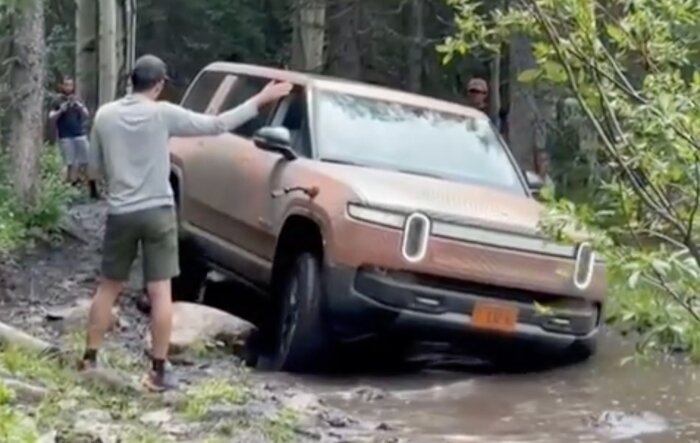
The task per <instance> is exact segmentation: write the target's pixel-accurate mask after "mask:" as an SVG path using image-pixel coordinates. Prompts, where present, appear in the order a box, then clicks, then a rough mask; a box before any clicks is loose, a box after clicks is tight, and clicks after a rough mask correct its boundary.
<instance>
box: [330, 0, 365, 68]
mask: <svg viewBox="0 0 700 443" xmlns="http://www.w3.org/2000/svg"><path fill="white" fill-rule="evenodd" d="M357 19H358V4H357V0H337V1H333V2H331V3H330V4H329V5H328V34H329V35H328V40H329V41H328V49H327V52H328V72H329V73H330V74H331V75H336V76H342V77H344V78H348V79H352V80H359V79H360V77H361V76H362V64H361V63H360V50H359V47H358V41H357Z"/></svg>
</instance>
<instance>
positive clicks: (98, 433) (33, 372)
mask: <svg viewBox="0 0 700 443" xmlns="http://www.w3.org/2000/svg"><path fill="white" fill-rule="evenodd" d="M104 210H105V208H104V206H103V205H102V204H84V205H78V206H75V207H74V208H72V210H71V211H70V216H71V217H70V218H71V220H72V222H71V223H70V224H69V225H70V226H71V229H69V230H70V231H71V232H72V234H73V235H72V236H67V237H65V238H63V239H62V241H61V242H59V243H56V244H52V245H51V244H43V243H42V244H40V245H38V246H37V247H36V248H33V249H32V250H30V251H28V252H26V253H24V254H21V255H17V256H14V257H11V258H9V259H6V260H5V262H4V263H3V264H2V268H1V269H0V321H2V322H5V323H7V324H9V325H12V326H14V327H16V328H18V329H21V330H23V331H25V332H27V333H29V334H31V335H33V336H35V337H38V338H40V339H43V340H45V341H47V342H49V343H52V344H55V345H58V346H60V347H61V348H63V349H64V350H68V352H70V353H72V354H71V356H72V357H74V356H76V355H77V354H78V353H79V351H80V349H81V347H82V343H83V326H84V322H85V317H86V306H87V304H86V301H87V300H89V297H90V296H91V295H92V291H93V290H94V288H95V286H96V283H97V276H98V266H99V252H100V238H101V229H102V222H103V219H104V216H105V213H104ZM138 270H139V269H138V264H137V266H135V269H134V275H133V278H132V281H131V284H130V286H129V289H128V290H127V291H126V293H125V294H124V295H123V296H122V297H121V299H120V301H119V306H118V310H117V311H115V328H114V330H113V331H112V332H111V333H110V334H109V337H108V345H107V349H106V351H105V352H103V353H102V354H101V359H102V360H103V362H104V363H105V365H106V366H107V367H109V368H110V371H109V373H107V372H105V374H108V375H109V377H103V378H108V381H109V383H108V384H105V380H103V379H100V380H98V382H99V383H95V381H94V380H91V381H90V382H89V383H88V381H86V380H82V379H81V378H78V377H77V374H75V373H74V372H73V371H72V369H71V367H70V366H69V367H67V368H66V367H61V366H60V365H57V364H55V363H53V361H48V360H46V361H44V360H37V359H36V356H34V355H30V354H26V353H24V351H18V350H9V351H5V352H3V353H2V354H0V378H1V379H4V380H5V382H4V383H5V385H6V386H9V387H10V388H12V391H13V392H14V394H15V395H14V399H11V400H8V401H6V402H5V404H6V405H8V404H9V408H10V410H12V411H15V412H14V414H15V415H17V417H15V418H16V419H17V420H18V422H21V423H24V424H23V425H21V426H25V425H26V427H28V428H30V429H36V430H35V432H37V433H38V434H42V435H43V438H44V439H42V440H41V441H42V442H54V441H55V442H60V441H63V442H71V443H72V442H81V441H90V442H117V441H122V442H156V441H157V442H161V441H175V442H214V441H226V442H231V441H234V442H246V443H252V442H275V443H278V442H280V443H282V442H291V441H328V442H332V441H345V442H351V441H358V442H362V441H367V442H389V441H397V440H395V439H394V438H393V437H392V435H391V434H392V432H391V430H390V429H388V426H387V425H386V424H383V423H381V422H371V421H365V420H358V419H356V418H354V417H352V416H350V415H348V414H346V413H344V412H342V411H341V410H338V409H335V408H332V407H329V406H327V405H325V404H324V403H323V401H322V400H320V399H319V398H318V397H316V396H314V395H312V394H309V393H307V392H304V391H303V390H300V389H298V388H295V387H294V384H293V383H290V382H285V383H282V382H274V378H275V377H274V376H269V377H263V378H261V377H253V378H251V377H250V373H249V371H248V369H246V368H245V367H244V365H243V364H242V362H241V360H240V359H238V358H237V357H235V356H234V355H232V353H231V352H230V351H231V347H230V346H229V344H228V343H221V342H219V343H214V344H213V345H212V346H208V344H207V343H205V342H204V341H202V342H198V343H196V344H193V345H192V346H191V347H190V349H188V350H187V352H186V356H185V357H184V358H180V359H178V360H175V359H174V360H173V362H174V364H175V365H176V368H175V369H176V371H177V373H178V375H179V376H180V378H181V381H182V383H183V386H182V389H181V391H182V392H180V393H177V394H174V395H171V396H164V397H153V396H146V395H144V394H143V393H142V392H139V391H138V390H137V389H136V382H137V381H138V378H139V377H140V376H141V375H142V373H143V370H144V365H145V364H146V363H147V360H146V358H145V355H144V352H145V350H146V349H147V344H146V341H145V337H146V336H147V318H146V317H145V316H144V315H143V314H142V313H141V312H140V311H139V310H138V309H137V306H136V300H137V299H138V295H139V290H140V288H141V282H140V277H139V275H138V274H139V272H138ZM217 315H218V314H217ZM228 321H229V323H230V320H228ZM234 335H235V334H234ZM20 383H21V384H20ZM32 392H33V393H34V394H35V395H34V396H29V397H31V398H29V399H28V398H27V395H25V394H27V393H32ZM0 397H2V396H0ZM2 404H3V402H2V401H1V399H0V407H2V406H1V405H2ZM18 426H20V425H18ZM21 426H20V427H21ZM3 441H4V440H3Z"/></svg>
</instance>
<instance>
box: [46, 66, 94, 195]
mask: <svg viewBox="0 0 700 443" xmlns="http://www.w3.org/2000/svg"><path fill="white" fill-rule="evenodd" d="M58 89H59V91H58V92H59V95H58V98H57V99H56V100H55V101H54V103H53V104H52V106H51V111H50V112H49V119H50V120H51V121H52V122H53V123H54V124H55V125H56V131H57V133H58V146H59V148H60V150H61V156H62V157H63V162H64V164H65V166H66V181H68V183H70V184H71V185H79V184H80V183H85V182H86V181H88V176H87V167H88V152H89V150H90V144H89V141H88V137H87V120H88V117H89V115H90V114H89V111H88V109H87V106H85V104H84V103H83V102H82V101H81V100H80V98H79V97H78V96H77V95H76V94H75V84H74V82H73V79H72V78H69V77H65V78H63V80H62V81H61V84H60V85H59V88H58ZM89 187H90V195H91V196H92V197H93V198H96V197H97V186H96V184H95V182H94V181H92V180H89Z"/></svg>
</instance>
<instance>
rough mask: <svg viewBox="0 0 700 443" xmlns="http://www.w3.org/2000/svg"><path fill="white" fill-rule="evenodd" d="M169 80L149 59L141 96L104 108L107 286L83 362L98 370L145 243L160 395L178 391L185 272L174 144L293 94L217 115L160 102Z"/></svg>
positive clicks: (94, 162) (139, 81) (99, 136)
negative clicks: (177, 320) (172, 368)
mask: <svg viewBox="0 0 700 443" xmlns="http://www.w3.org/2000/svg"><path fill="white" fill-rule="evenodd" d="M166 80H167V68H166V65H165V63H164V62H163V61H162V60H160V59H159V58H158V57H155V56H153V55H145V56H143V57H141V58H139V59H138V60H137V61H136V63H135V65H134V69H133V71H132V73H131V85H132V91H133V92H132V93H130V94H127V95H126V96H125V97H123V98H121V99H119V100H116V101H114V102H111V103H107V104H105V105H103V106H102V107H101V108H100V109H99V110H98V111H97V113H96V115H95V119H94V124H93V129H92V136H91V143H92V146H91V156H90V160H91V162H90V163H91V168H92V171H93V173H94V174H96V175H100V176H102V177H103V178H104V179H105V181H106V185H107V192H106V200H107V205H108V216H107V222H106V228H105V234H104V240H103V249H102V254H103V258H102V269H101V272H102V280H101V282H100V284H99V287H98V289H97V291H96V293H95V296H94V298H93V301H92V305H91V308H90V315H89V319H88V337H87V348H86V350H85V354H84V356H83V360H82V362H81V368H83V369H92V368H94V367H95V366H96V356H97V351H98V349H99V348H100V346H101V345H102V341H103V339H104V334H105V333H106V331H107V329H108V328H109V324H110V322H111V312H112V306H113V305H114V303H115V301H116V299H117V297H118V296H119V293H120V292H121V291H122V288H123V285H124V283H125V282H126V281H127V280H128V278H129V271H130V269H131V265H132V264H133V262H134V260H135V258H136V255H137V251H138V247H139V245H140V246H141V251H142V254H143V257H142V258H143V271H144V280H145V282H146V284H147V289H148V294H149V297H150V299H151V337H152V350H151V358H152V360H153V361H152V369H151V371H149V373H148V374H147V376H146V377H145V379H144V384H145V385H146V387H147V388H149V389H151V390H154V391H163V390H165V389H169V388H174V387H175V386H176V384H175V381H174V380H173V378H172V376H171V374H169V373H168V372H167V371H166V367H165V361H166V358H167V354H168V346H169V342H170V331H171V327H172V294H171V279H172V278H173V277H175V276H177V275H178V274H179V272H180V269H179V264H178V241H177V237H178V235H177V219H176V215H175V209H174V206H175V202H174V198H173V191H172V189H171V186H170V181H169V175H170V156H169V150H168V139H169V138H170V137H192V136H205V135H217V134H221V133H224V132H227V131H230V130H232V129H234V128H236V127H238V126H240V125H242V124H244V123H246V122H247V121H249V120H250V119H252V118H254V117H255V116H257V114H258V109H259V108H260V107H261V106H263V105H265V104H268V103H272V102H275V101H277V100H278V99H280V98H282V97H284V96H286V95H288V94H289V92H290V91H291V89H292V85H291V84H289V83H284V82H279V83H278V82H271V83H270V84H268V85H267V86H265V88H263V89H262V90H261V91H260V92H259V93H258V94H257V95H255V96H254V97H252V98H251V99H250V100H248V101H247V102H245V103H243V104H242V105H240V106H238V107H237V108H234V109H232V110H230V111H226V112H224V113H222V114H219V115H216V116H215V115H207V114H200V113H196V112H192V111H190V110H187V109H185V108H182V107H180V106H178V105H175V104H172V103H168V102H163V101H156V100H157V98H158V96H159V95H160V93H161V91H162V90H163V86H164V84H165V82H166Z"/></svg>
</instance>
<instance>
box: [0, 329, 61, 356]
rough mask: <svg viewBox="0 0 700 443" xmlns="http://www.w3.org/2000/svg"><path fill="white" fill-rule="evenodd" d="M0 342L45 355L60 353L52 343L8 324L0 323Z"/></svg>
mask: <svg viewBox="0 0 700 443" xmlns="http://www.w3.org/2000/svg"><path fill="white" fill-rule="evenodd" d="M0 342H2V343H4V344H8V345H12V346H17V347H20V348H24V349H27V350H29V351H33V352H39V353H43V354H54V353H58V351H59V350H58V348H57V347H55V346H54V345H52V344H51V343H48V342H45V341H44V340H41V339H38V338H36V337H33V336H31V335H29V334H27V333H26V332H23V331H20V330H19V329H16V328H14V327H12V326H10V325H8V324H6V323H0Z"/></svg>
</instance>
